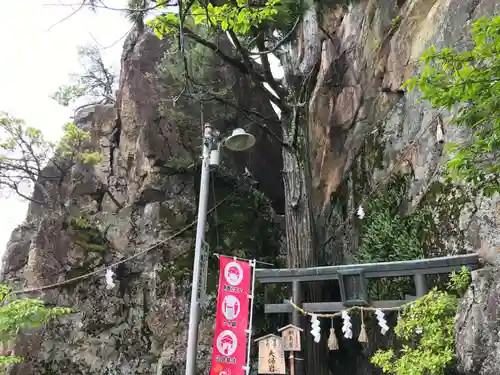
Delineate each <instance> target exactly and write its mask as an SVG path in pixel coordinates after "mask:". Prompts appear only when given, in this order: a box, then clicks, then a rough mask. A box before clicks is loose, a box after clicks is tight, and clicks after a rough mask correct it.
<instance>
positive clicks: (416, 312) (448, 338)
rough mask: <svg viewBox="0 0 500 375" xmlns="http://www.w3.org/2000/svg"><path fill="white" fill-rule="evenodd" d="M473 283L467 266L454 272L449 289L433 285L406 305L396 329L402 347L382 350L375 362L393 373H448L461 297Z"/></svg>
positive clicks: (375, 356)
mask: <svg viewBox="0 0 500 375" xmlns="http://www.w3.org/2000/svg"><path fill="white" fill-rule="evenodd" d="M469 283H470V274H469V272H468V270H467V269H465V268H463V269H462V271H461V272H459V273H453V274H452V275H451V278H450V283H449V286H448V291H440V290H437V289H436V288H434V289H432V290H431V291H430V292H429V293H428V294H426V295H425V296H423V297H421V298H419V299H418V300H417V301H415V303H413V304H412V305H409V306H407V307H406V308H405V310H404V312H403V315H402V318H401V320H400V321H399V322H398V324H397V326H396V328H395V332H396V335H397V336H398V337H399V338H400V339H401V340H402V342H403V344H402V347H401V348H400V349H398V350H394V349H388V350H379V351H378V352H377V353H375V355H374V356H373V357H372V359H371V361H372V363H373V364H374V365H376V366H378V367H380V368H381V369H382V371H383V372H384V373H386V374H391V375H444V374H445V373H446V370H447V369H449V368H451V367H452V366H453V363H454V359H455V357H454V330H453V329H454V327H453V323H454V319H455V315H456V312H457V309H458V304H459V297H458V296H457V295H460V294H462V293H463V292H464V291H465V289H466V288H467V286H468V285H469Z"/></svg>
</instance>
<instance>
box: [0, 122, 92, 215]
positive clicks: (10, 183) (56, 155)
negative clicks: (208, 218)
mask: <svg viewBox="0 0 500 375" xmlns="http://www.w3.org/2000/svg"><path fill="white" fill-rule="evenodd" d="M63 130H64V132H63V136H62V138H61V140H60V141H59V142H58V143H53V142H50V141H48V140H47V139H45V137H44V135H43V133H42V132H41V131H40V130H39V129H36V128H33V127H31V126H28V125H26V124H25V123H24V122H23V121H22V120H19V119H16V118H13V117H11V116H9V115H8V114H6V113H3V112H0V190H1V189H3V190H7V191H10V192H14V193H16V194H18V195H19V196H21V197H22V198H25V199H27V200H30V201H33V202H35V203H37V204H41V205H47V206H52V207H53V206H54V205H55V203H61V202H53V199H54V198H53V197H54V196H55V194H50V193H49V191H48V190H47V189H48V188H47V187H46V186H45V184H46V183H49V184H50V185H51V186H50V189H52V190H53V191H55V189H57V187H61V186H62V184H63V181H64V178H65V177H66V176H67V174H68V173H69V171H70V170H71V168H72V167H73V166H74V165H75V164H76V163H89V164H93V163H97V162H98V161H99V160H100V154H99V153H98V152H94V151H93V150H91V149H90V148H89V147H88V146H90V144H89V141H90V134H89V133H88V132H87V131H84V130H82V129H80V128H78V127H77V126H76V125H75V124H73V123H68V124H66V125H65V126H64V129H63ZM49 161H52V162H53V163H52V164H53V168H50V169H46V168H45V167H46V166H47V165H48V164H49ZM33 188H36V189H37V191H38V192H39V193H40V194H39V195H40V196H41V197H37V198H32V197H31V196H30V194H31V190H32V189H33ZM59 193H60V192H59ZM59 196H60V194H59Z"/></svg>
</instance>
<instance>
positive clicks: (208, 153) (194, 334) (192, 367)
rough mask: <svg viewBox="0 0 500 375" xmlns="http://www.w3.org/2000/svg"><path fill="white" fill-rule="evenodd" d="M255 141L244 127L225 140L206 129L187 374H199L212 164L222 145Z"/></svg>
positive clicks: (238, 147)
mask: <svg viewBox="0 0 500 375" xmlns="http://www.w3.org/2000/svg"><path fill="white" fill-rule="evenodd" d="M254 144H255V137H254V136H253V135H251V134H248V133H246V132H245V131H244V130H243V129H235V130H234V131H233V133H232V134H231V136H229V137H228V138H226V139H224V140H221V139H220V137H219V133H218V132H217V131H215V130H214V129H213V128H212V126H211V125H210V124H205V128H204V131H203V154H202V165H201V179H200V200H199V205H198V221H197V227H196V244H195V248H194V263H193V283H192V285H191V306H190V310H189V329H188V345H187V351H186V375H196V355H197V352H198V325H199V322H200V305H199V304H200V302H199V298H200V296H199V285H200V261H201V250H202V246H203V242H204V240H205V227H206V221H207V205H208V192H209V182H210V166H211V165H212V166H217V165H218V164H219V159H220V155H219V152H220V146H221V145H223V146H225V147H226V148H228V149H229V150H231V151H245V150H247V149H249V148H251V147H252V146H253V145H254Z"/></svg>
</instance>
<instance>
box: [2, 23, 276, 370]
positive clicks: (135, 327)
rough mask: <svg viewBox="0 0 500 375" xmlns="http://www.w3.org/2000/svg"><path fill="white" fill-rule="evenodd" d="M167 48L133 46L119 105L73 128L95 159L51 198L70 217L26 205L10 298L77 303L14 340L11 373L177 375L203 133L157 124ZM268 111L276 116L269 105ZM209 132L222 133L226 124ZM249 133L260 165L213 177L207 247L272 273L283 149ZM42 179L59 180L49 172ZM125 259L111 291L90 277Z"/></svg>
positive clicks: (85, 114) (148, 39) (213, 262)
mask: <svg viewBox="0 0 500 375" xmlns="http://www.w3.org/2000/svg"><path fill="white" fill-rule="evenodd" d="M165 48H166V46H165V43H164V42H162V41H160V40H159V39H157V38H156V37H155V36H154V35H152V34H138V33H137V32H133V33H131V34H130V35H129V38H128V39H127V41H126V43H125V46H124V53H123V57H122V69H121V77H120V88H119V92H118V100H117V104H116V106H93V107H89V108H86V109H85V110H82V111H80V112H79V113H77V114H76V116H75V119H74V121H75V123H76V124H77V125H78V126H79V127H80V128H82V129H84V130H87V131H89V132H90V134H91V138H92V139H91V144H92V145H93V147H94V150H95V151H99V152H100V153H101V154H102V156H103V157H102V160H101V162H99V163H98V164H97V165H92V166H86V165H78V166H76V167H74V168H73V169H72V170H71V171H70V173H69V174H68V176H67V177H66V178H65V180H64V181H65V183H64V187H63V189H62V190H61V191H58V194H59V196H58V197H57V199H58V200H59V201H60V202H62V203H63V205H64V206H65V207H66V210H63V211H62V212H54V211H52V210H50V209H48V208H46V207H44V206H40V205H38V204H35V203H32V204H31V205H30V209H29V214H28V217H27V218H26V221H25V223H24V224H23V225H21V226H20V227H19V228H17V229H16V230H15V231H14V233H13V234H12V238H11V240H10V242H9V244H8V246H7V251H6V253H5V256H4V259H3V269H2V279H3V281H4V282H8V283H10V284H11V285H13V286H14V289H16V290H19V289H31V290H34V291H33V292H31V293H28V294H27V295H29V296H32V297H36V296H38V297H42V298H43V299H44V300H45V301H46V302H47V303H48V304H57V305H63V306H72V307H73V308H74V311H75V313H74V314H72V315H70V316H69V317H68V318H66V319H63V320H62V321H60V322H58V323H56V324H53V325H50V326H48V327H47V328H45V329H40V330H38V331H34V332H31V333H29V334H26V335H23V336H21V337H20V338H19V339H18V340H17V341H16V342H15V343H13V347H12V348H11V349H12V350H13V352H14V353H16V354H19V355H22V356H24V357H25V359H26V361H25V362H24V363H23V364H22V365H19V366H15V367H13V368H12V369H9V373H10V374H24V375H26V374H33V375H34V374H40V375H41V374H55V373H60V372H61V371H62V372H67V373H69V374H89V375H90V374H157V375H160V374H179V373H181V371H183V368H184V367H183V366H184V362H183V361H184V357H185V354H184V350H185V344H186V340H187V326H186V324H187V318H188V316H187V315H188V312H189V295H190V287H191V285H190V278H189V274H190V269H191V267H192V253H193V249H194V231H195V226H194V225H192V223H193V220H194V218H195V214H196V206H197V191H198V176H199V162H198V154H199V151H198V145H199V144H200V139H196V138H193V139H192V138H191V137H190V135H191V134H196V136H199V134H200V133H201V131H200V129H201V125H200V123H199V120H198V119H196V120H193V122H192V123H191V124H190V125H189V127H188V126H187V125H186V124H182V126H181V125H180V124H178V123H176V121H175V120H173V119H171V118H168V117H166V116H165V115H162V114H161V113H162V111H161V107H162V105H163V101H162V100H161V98H160V96H159V93H160V92H162V90H161V89H162V88H164V87H163V86H162V85H161V84H160V82H159V78H160V77H159V73H158V64H159V63H160V61H161V60H162V58H163V55H164V52H165ZM240 83H241V84H243V85H244V84H245V81H244V80H243V79H242V80H240ZM246 100H250V101H259V97H258V96H256V97H253V98H250V99H249V98H246ZM254 105H255V106H257V107H258V106H259V103H256V104H254ZM260 106H261V110H262V111H265V110H267V111H270V110H272V109H271V108H270V105H269V104H268V103H265V102H264V104H262V100H261V104H260ZM265 106H267V109H266V108H264V107H265ZM219 110H221V108H219ZM207 120H210V119H207ZM233 120H234V121H235V123H234V124H232V125H231V126H237V125H238V122H241V121H242V119H241V118H239V117H238V116H235V117H234V118H233ZM213 125H214V126H215V127H217V128H218V129H220V130H222V131H225V130H226V129H225V128H223V126H224V123H221V122H220V121H219V122H215V123H213ZM253 130H254V134H255V135H256V136H257V141H258V143H259V144H258V146H257V151H259V152H260V156H258V157H255V156H254V157H253V160H252V161H249V158H250V157H251V155H248V154H246V155H239V157H238V159H236V158H235V157H233V156H232V155H226V157H225V162H226V166H227V165H230V166H231V167H232V168H233V169H234V170H235V171H236V172H234V173H232V174H230V173H226V172H225V171H224V169H222V170H221V171H219V172H218V173H213V175H212V183H211V185H212V186H211V187H212V189H211V190H212V192H211V194H210V207H211V209H210V217H209V223H208V225H209V232H208V238H207V240H208V242H209V244H210V245H211V251H212V252H220V253H223V254H233V255H236V256H238V255H239V256H246V257H258V258H263V259H271V261H272V262H273V263H275V264H276V265H278V263H276V262H277V259H278V256H279V253H280V246H281V245H280V242H279V239H280V236H281V229H280V227H279V224H277V222H279V220H278V221H276V218H277V216H276V214H275V210H274V208H273V207H276V208H278V209H279V207H280V205H281V206H282V205H283V203H282V198H280V196H281V197H282V191H281V184H280V182H279V170H280V157H279V155H280V154H279V148H277V147H274V145H273V143H272V142H273V141H272V139H270V138H269V137H267V136H266V135H265V134H263V133H262V132H260V131H259V129H253ZM276 155H277V157H276ZM263 160H266V165H265V167H264V163H263ZM245 167H248V168H249V169H250V171H251V172H252V175H253V176H254V178H258V177H261V178H262V176H263V175H269V178H268V181H267V182H264V183H263V184H261V186H260V188H261V191H258V190H255V189H254V188H253V187H252V184H251V183H249V182H248V181H247V180H245V178H244V177H242V176H241V174H240V173H239V172H238V171H241V170H244V168H245ZM50 168H52V169H53V170H50ZM48 170H50V171H51V173H52V174H53V173H57V169H56V168H54V167H53V166H50V165H49V166H47V168H46V171H48ZM47 174H48V173H47ZM273 179H274V180H275V181H273ZM276 179H277V182H276ZM46 187H47V188H48V189H49V191H50V186H48V185H46ZM34 194H35V196H36V194H37V192H36V191H35V193H34ZM268 197H270V198H268ZM130 257H132V259H128V258H130ZM126 259H128V260H127V261H124V260H126ZM117 262H118V263H119V262H121V263H119V264H118V265H117V266H115V267H113V271H114V272H115V274H116V284H117V286H116V288H115V289H113V290H107V289H106V283H105V279H104V273H105V270H102V271H100V272H96V273H94V274H91V275H88V274H89V273H92V272H94V271H95V270H99V269H102V267H104V266H107V265H110V264H116V263H117ZM209 264H210V270H209V280H208V297H207V301H206V303H205V305H204V311H203V320H202V323H201V326H200V330H201V331H200V332H201V333H200V338H201V341H200V346H199V358H200V362H199V364H200V370H203V369H206V366H207V365H208V362H209V361H208V355H209V352H210V351H211V345H212V338H211V335H210V332H211V331H212V326H213V314H214V301H213V293H214V290H215V284H216V270H217V259H216V258H215V257H213V258H210V263H209ZM82 275H83V276H82ZM75 278H76V279H75ZM71 280H73V281H71ZM54 284H55V286H54ZM40 288H41V289H40Z"/></svg>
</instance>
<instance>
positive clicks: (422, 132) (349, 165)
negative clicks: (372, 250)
mask: <svg viewBox="0 0 500 375" xmlns="http://www.w3.org/2000/svg"><path fill="white" fill-rule="evenodd" d="M499 8H500V5H499V4H498V2H497V1H494V0H481V1H477V0H469V1H459V0H446V1H445V0H431V1H427V0H409V1H383V2H382V3H380V2H377V1H362V2H355V3H351V4H349V6H341V5H336V4H333V5H327V4H325V5H322V6H321V5H320V6H319V10H318V12H317V15H316V17H313V19H312V20H311V21H309V22H308V23H307V26H303V27H302V28H300V30H299V32H298V38H297V40H296V41H295V43H294V44H293V45H292V47H293V48H294V49H295V50H296V52H295V54H296V55H297V56H299V57H301V59H299V60H298V61H299V62H300V63H301V64H305V63H306V62H308V63H307V65H308V68H304V69H305V71H306V72H307V71H308V69H311V68H314V65H315V64H316V63H317V61H319V63H318V64H319V65H318V67H317V69H318V75H317V80H316V84H315V87H314V89H313V90H312V92H311V96H310V101H309V119H308V128H309V130H308V133H309V146H310V148H309V154H310V165H311V173H312V186H313V197H314V199H313V201H314V204H315V207H316V209H315V210H316V212H317V214H318V215H319V217H321V220H320V221H319V222H320V223H321V222H323V223H324V226H323V227H324V228H323V229H321V225H320V227H319V228H318V229H319V230H320V232H321V231H323V235H322V237H323V239H325V240H326V239H328V238H330V237H332V236H333V237H334V238H337V239H340V238H342V241H331V242H330V243H329V245H328V246H327V247H326V248H325V253H326V254H327V256H330V257H331V259H332V261H336V262H339V261H342V259H343V260H344V261H349V260H351V259H352V256H351V255H350V253H351V251H352V248H354V249H355V248H356V247H357V243H358V240H359V238H357V235H356V233H357V230H356V226H357V225H358V224H356V221H355V220H353V218H352V217H350V216H349V215H346V212H348V213H352V212H354V211H355V209H356V207H357V206H358V205H359V204H360V203H361V201H362V199H363V198H366V197H368V196H370V195H371V194H370V193H371V191H372V190H373V187H374V186H376V184H377V183H378V182H381V181H382V182H383V181H384V180H386V177H387V176H388V175H389V174H390V173H391V172H393V173H394V172H404V173H408V172H411V173H413V174H414V176H413V178H412V182H411V186H410V192H409V197H408V204H407V207H406V209H407V210H411V209H412V208H414V207H416V206H417V205H419V204H421V203H422V202H424V201H425V200H426V199H428V198H429V196H431V195H436V194H437V195H438V196H439V194H442V195H445V193H444V192H443V191H439V188H438V185H439V184H437V182H439V181H441V180H440V177H441V176H442V162H443V161H445V160H446V158H447V157H446V155H445V153H444V151H443V143H442V142H440V141H439V140H438V139H437V138H436V131H437V127H438V126H441V125H442V126H443V128H444V129H443V130H444V134H445V141H446V142H449V141H457V142H461V141H463V140H464V139H466V137H467V133H465V131H464V129H462V128H459V127H456V126H453V125H449V124H448V122H447V119H448V117H447V114H445V113H438V112H437V111H435V110H433V109H431V108H430V107H429V105H428V103H426V102H420V101H418V98H419V93H418V91H415V92H411V93H410V92H406V91H404V90H401V89H400V88H401V85H402V84H403V83H404V82H405V80H406V79H408V78H410V77H411V76H413V75H414V74H415V73H416V72H417V71H418V68H419V65H418V61H419V57H420V55H421V54H422V53H423V52H424V50H425V49H426V48H427V47H428V46H430V45H432V44H435V45H436V46H437V48H443V47H451V46H458V47H462V46H466V45H467V43H468V41H469V40H470V38H469V35H468V29H469V26H470V25H471V23H472V22H473V21H474V20H476V19H478V18H480V17H482V16H487V15H491V14H494V13H495V12H498V10H499ZM311 40H315V41H318V43H312V44H314V46H312V45H311V46H310V47H308V46H309V44H308V43H310V41H311ZM316 44H318V45H320V46H321V48H317V46H316ZM313 47H314V48H313ZM436 189H437V191H436ZM433 199H434V198H433ZM339 201H341V202H340V204H339ZM451 201H453V197H443V200H442V201H440V202H439V203H436V207H437V208H439V207H443V206H445V203H444V202H448V203H447V204H448V205H450V204H452V203H451ZM498 204H499V201H498V199H497V198H495V199H493V200H490V199H475V198H473V199H471V201H470V203H469V204H468V205H465V206H462V207H459V209H461V210H462V215H461V217H460V220H456V221H455V222H454V223H453V224H451V221H452V220H448V221H449V222H450V223H447V224H446V225H443V227H442V230H443V232H442V233H440V236H442V237H444V236H446V237H447V240H446V244H445V246H444V249H442V251H443V252H445V253H457V252H463V251H476V250H478V249H479V248H480V247H481V242H482V241H486V242H487V243H488V246H498V244H500V236H499V235H498V225H499V224H500V221H499V217H498V214H497V211H498V209H497V207H498ZM345 220H348V221H349V223H348V225H347V229H346V230H345V231H342V232H344V233H345V235H343V234H342V233H335V230H336V229H335V227H336V225H334V223H340V222H343V221H345ZM332 224H333V225H332ZM444 230H446V233H445V232H444ZM335 234H336V235H335Z"/></svg>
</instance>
